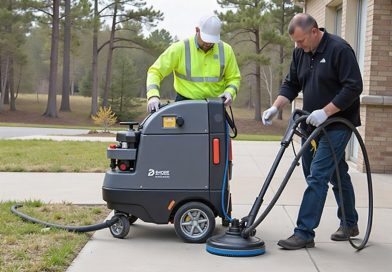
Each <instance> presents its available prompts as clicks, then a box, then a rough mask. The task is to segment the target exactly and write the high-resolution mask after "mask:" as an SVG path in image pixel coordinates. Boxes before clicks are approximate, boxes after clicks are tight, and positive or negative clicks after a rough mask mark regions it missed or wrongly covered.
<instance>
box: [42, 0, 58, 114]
mask: <svg viewBox="0 0 392 272" xmlns="http://www.w3.org/2000/svg"><path fill="white" fill-rule="evenodd" d="M59 6H60V0H53V18H52V41H51V49H50V71H49V90H48V103H47V106H46V110H45V112H44V113H43V115H44V116H46V117H57V102H56V95H57V90H56V89H57V86H56V85H57V63H58V47H59V21H60V19H59Z"/></svg>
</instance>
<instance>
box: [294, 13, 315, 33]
mask: <svg viewBox="0 0 392 272" xmlns="http://www.w3.org/2000/svg"><path fill="white" fill-rule="evenodd" d="M297 27H299V28H300V29H302V30H304V31H307V30H309V29H311V28H313V27H314V28H318V25H317V22H316V20H315V19H314V18H313V17H312V16H310V15H309V14H307V13H298V14H297V15H295V16H294V17H293V18H292V19H291V21H290V23H289V34H290V35H293V34H294V31H295V29H296V28H297Z"/></svg>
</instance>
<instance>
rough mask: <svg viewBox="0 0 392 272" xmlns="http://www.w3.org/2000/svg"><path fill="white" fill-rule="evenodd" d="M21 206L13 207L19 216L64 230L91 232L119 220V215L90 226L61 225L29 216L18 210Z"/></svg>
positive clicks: (12, 210)
mask: <svg viewBox="0 0 392 272" xmlns="http://www.w3.org/2000/svg"><path fill="white" fill-rule="evenodd" d="M20 207H23V205H22V204H16V205H13V206H12V207H11V212H12V213H14V214H16V215H18V216H19V217H21V218H23V219H24V220H27V221H30V222H32V223H35V224H40V225H43V226H45V227H51V228H57V229H63V230H67V231H70V232H90V231H96V230H100V229H105V228H109V227H110V226H112V225H114V224H115V223H116V222H117V221H118V217H116V216H114V217H113V218H111V219H110V220H106V221H105V222H103V223H100V224H95V225H88V226H65V225H59V224H54V223H49V222H45V221H41V220H39V219H37V218H34V217H31V216H28V215H27V214H24V213H22V212H20V211H18V208H20Z"/></svg>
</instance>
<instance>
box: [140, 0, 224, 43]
mask: <svg viewBox="0 0 392 272" xmlns="http://www.w3.org/2000/svg"><path fill="white" fill-rule="evenodd" d="M145 2H146V3H147V6H151V5H152V6H153V7H154V8H156V9H159V10H160V11H162V12H163V16H164V18H165V19H164V20H163V21H161V22H160V23H158V25H157V28H158V29H162V28H164V29H166V30H167V31H169V32H170V34H171V35H172V36H173V37H174V36H177V38H178V39H179V40H183V39H186V38H188V37H189V36H192V35H193V34H194V33H195V27H196V26H197V24H198V22H199V19H200V18H201V17H202V16H204V15H206V14H212V13H213V12H214V10H220V7H219V5H218V4H217V2H216V0H145Z"/></svg>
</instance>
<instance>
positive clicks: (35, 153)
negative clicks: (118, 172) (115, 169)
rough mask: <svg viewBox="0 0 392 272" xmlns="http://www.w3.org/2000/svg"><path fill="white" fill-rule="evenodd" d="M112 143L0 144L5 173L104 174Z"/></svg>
mask: <svg viewBox="0 0 392 272" xmlns="http://www.w3.org/2000/svg"><path fill="white" fill-rule="evenodd" d="M109 144H110V143H107V142H106V143H105V142H87V141H85V142H77V141H63V142H58V141H48V140H0V171H2V172H105V170H106V169H107V168H109V163H110V162H109V160H108V159H107V158H106V148H107V147H108V145H109Z"/></svg>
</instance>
